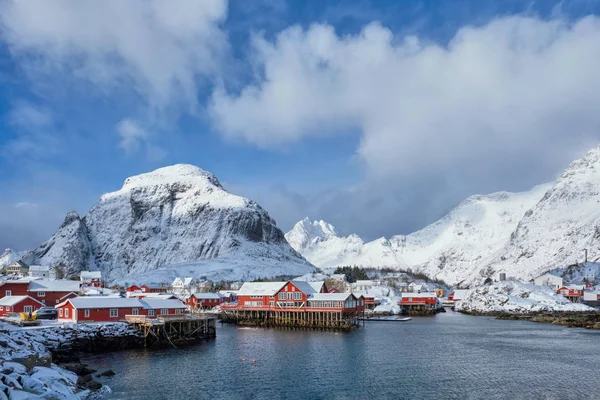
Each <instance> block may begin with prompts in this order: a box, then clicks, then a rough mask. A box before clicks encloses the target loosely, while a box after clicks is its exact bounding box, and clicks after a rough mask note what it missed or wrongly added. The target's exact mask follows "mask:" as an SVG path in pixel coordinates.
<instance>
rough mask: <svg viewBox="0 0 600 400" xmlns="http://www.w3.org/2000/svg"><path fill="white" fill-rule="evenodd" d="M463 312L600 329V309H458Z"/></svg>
mask: <svg viewBox="0 0 600 400" xmlns="http://www.w3.org/2000/svg"><path fill="white" fill-rule="evenodd" d="M458 312H460V313H461V314H466V315H473V316H481V317H495V318H496V319H498V320H508V321H529V322H537V323H543V324H552V325H561V326H566V327H568V328H584V329H598V330H600V311H597V312H575V311H567V312H552V313H547V312H545V313H526V314H517V313H506V312H498V311H493V312H480V311H458Z"/></svg>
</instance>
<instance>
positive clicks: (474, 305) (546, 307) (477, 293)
mask: <svg viewBox="0 0 600 400" xmlns="http://www.w3.org/2000/svg"><path fill="white" fill-rule="evenodd" d="M591 310H593V308H591V307H588V306H586V305H584V304H577V303H571V302H570V301H569V300H567V299H566V298H565V297H563V296H561V295H558V294H556V293H555V292H554V290H553V289H551V288H549V287H546V286H536V285H532V284H526V283H520V282H514V281H504V282H497V283H494V284H491V285H485V286H479V287H476V288H473V289H471V290H469V291H468V292H467V294H466V295H465V298H464V299H463V300H462V301H460V302H459V303H458V304H457V305H456V311H465V312H480V313H487V312H505V313H512V314H523V313H535V312H551V311H591Z"/></svg>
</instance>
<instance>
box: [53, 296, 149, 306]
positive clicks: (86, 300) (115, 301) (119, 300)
mask: <svg viewBox="0 0 600 400" xmlns="http://www.w3.org/2000/svg"><path fill="white" fill-rule="evenodd" d="M67 302H70V303H71V304H73V307H75V308H125V307H140V308H141V307H143V305H142V304H141V303H140V301H139V300H138V299H131V298H123V297H103V296H100V297H98V296H93V297H86V296H83V297H75V298H72V299H68V300H67V301H65V302H63V303H61V304H58V305H57V307H60V306H61V305H63V304H65V303H67Z"/></svg>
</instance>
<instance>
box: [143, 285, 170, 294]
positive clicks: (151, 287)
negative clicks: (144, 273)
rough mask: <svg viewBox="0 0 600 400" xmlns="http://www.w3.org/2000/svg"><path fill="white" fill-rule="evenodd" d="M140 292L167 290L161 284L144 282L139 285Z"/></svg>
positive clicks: (162, 291) (163, 291) (164, 291)
mask: <svg viewBox="0 0 600 400" xmlns="http://www.w3.org/2000/svg"><path fill="white" fill-rule="evenodd" d="M141 289H142V292H144V293H166V292H168V287H166V286H162V285H160V284H157V283H148V284H144V285H142V287H141Z"/></svg>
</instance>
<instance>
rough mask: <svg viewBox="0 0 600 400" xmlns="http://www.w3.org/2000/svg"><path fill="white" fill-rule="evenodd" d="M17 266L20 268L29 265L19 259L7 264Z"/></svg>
mask: <svg viewBox="0 0 600 400" xmlns="http://www.w3.org/2000/svg"><path fill="white" fill-rule="evenodd" d="M17 265H18V266H19V267H20V268H29V265H27V264H25V263H24V262H23V261H21V260H19V261H15V262H13V263H10V264H8V265H7V266H8V267H16V266H17Z"/></svg>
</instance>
